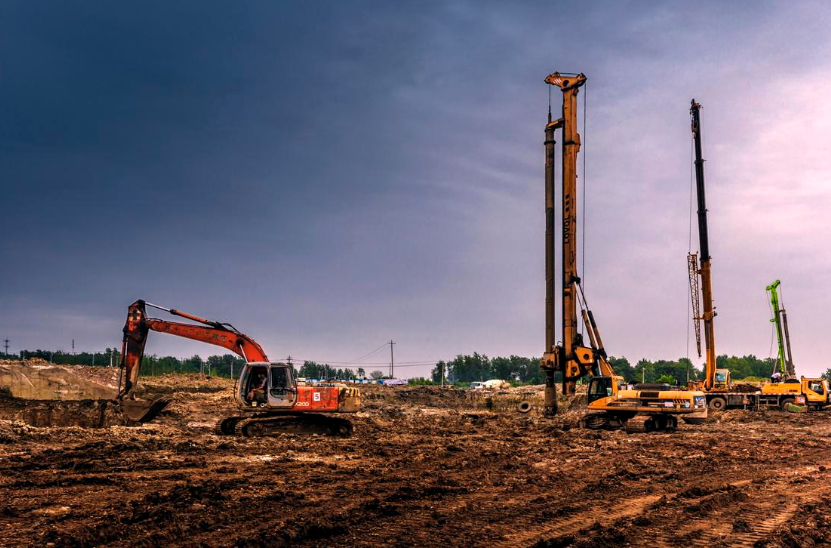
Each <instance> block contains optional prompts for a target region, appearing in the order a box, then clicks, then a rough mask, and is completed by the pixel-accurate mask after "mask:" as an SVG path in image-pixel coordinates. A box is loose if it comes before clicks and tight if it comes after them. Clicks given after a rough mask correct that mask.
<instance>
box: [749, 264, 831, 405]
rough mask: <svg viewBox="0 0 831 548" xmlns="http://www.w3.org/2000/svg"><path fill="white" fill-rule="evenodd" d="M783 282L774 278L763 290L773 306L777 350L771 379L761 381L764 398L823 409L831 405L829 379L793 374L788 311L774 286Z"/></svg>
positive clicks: (784, 403) (772, 321)
mask: <svg viewBox="0 0 831 548" xmlns="http://www.w3.org/2000/svg"><path fill="white" fill-rule="evenodd" d="M781 284H782V282H780V281H779V280H775V281H774V282H773V283H772V284H770V285H769V286H767V287H766V288H765V290H766V291H767V292H768V294H769V295H770V305H771V308H772V309H773V318H771V319H770V321H771V323H773V324H774V326H775V331H776V341H777V347H778V353H777V356H776V361H775V362H774V367H773V372H772V374H771V382H768V383H765V384H764V385H762V389H761V397H762V398H763V399H771V400H773V399H777V398H778V399H779V400H782V402H783V403H781V404H780V405H782V407H783V408H787V406H788V404H790V403H794V402H799V403H804V404H805V405H807V406H808V409H825V408H827V407H828V406H829V405H831V392H829V386H828V381H827V380H825V379H822V378H810V377H800V378H799V379H797V378H796V369H795V368H794V364H793V355H792V354H791V337H790V333H789V332H788V314H787V312H786V311H785V309H784V308H781V307H780V299H779V294H778V293H777V288H778V287H779V286H780V285H781Z"/></svg>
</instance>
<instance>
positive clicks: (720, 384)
mask: <svg viewBox="0 0 831 548" xmlns="http://www.w3.org/2000/svg"><path fill="white" fill-rule="evenodd" d="M732 386H733V379H731V378H730V370H729V369H716V375H715V378H714V380H713V390H724V391H726V390H730V388H731V387H732Z"/></svg>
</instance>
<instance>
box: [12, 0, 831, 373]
mask: <svg viewBox="0 0 831 548" xmlns="http://www.w3.org/2000/svg"><path fill="white" fill-rule="evenodd" d="M828 28H831V6H829V5H828V4H827V3H824V2H788V3H784V2H749V1H748V2H731V3H729V4H728V3H723V2H697V3H695V4H691V3H683V2H665V3H655V2H591V3H580V5H577V3H574V2H512V3H497V2H479V1H472V0H471V1H459V2H395V3H392V2H380V1H379V2H349V3H347V2H265V1H250V2H236V3H227V2H202V1H200V2H185V1H183V2H175V3H171V2H152V1H151V2H142V3H136V4H127V3H120V2H116V3H113V2H60V3H49V2H38V1H31V0H22V1H15V0H12V1H7V2H3V3H2V4H0V185H2V194H0V204H2V215H0V339H5V338H8V339H9V340H10V351H13V352H16V351H19V350H20V349H30V350H33V349H38V348H43V349H63V350H65V351H68V350H70V349H71V341H72V340H73V339H74V340H75V345H76V349H78V350H95V349H103V348H105V347H115V346H120V342H121V328H122V326H123V324H124V320H125V318H126V309H127V305H129V304H130V303H131V302H133V301H134V300H136V299H138V298H143V299H146V300H148V301H150V302H153V303H157V304H161V305H163V306H168V307H174V308H179V309H181V310H185V311H188V312H191V313H194V314H197V315H200V316H204V317H209V318H213V319H217V320H221V321H226V322H230V323H232V324H234V325H235V326H236V327H237V328H239V329H240V330H241V331H243V332H245V333H247V334H249V335H251V336H252V337H254V338H255V339H256V340H257V341H258V342H260V343H261V344H262V346H263V347H264V348H265V350H266V351H267V353H268V355H269V357H270V358H271V359H273V360H277V359H282V358H285V357H287V356H289V355H290V356H292V357H293V358H295V359H297V360H302V359H311V360H315V361H326V362H329V363H332V364H333V365H336V366H341V365H346V364H348V365H350V366H352V367H357V366H362V367H364V368H365V369H367V371H370V370H374V369H376V368H377V369H382V370H386V367H385V365H384V364H385V363H386V362H387V361H388V349H387V348H386V347H384V346H383V344H384V342H385V341H389V340H394V341H395V343H396V344H395V347H394V349H395V361H396V362H398V363H399V367H397V368H396V372H397V373H398V374H399V376H409V377H411V376H420V375H427V374H428V373H429V370H430V369H431V367H430V365H417V364H430V363H435V361H436V360H439V359H452V358H453V357H454V356H455V355H457V354H467V353H472V352H474V351H476V352H480V353H484V354H487V355H488V356H496V355H510V354H516V355H524V356H539V355H541V353H542V351H543V350H544V348H543V346H544V336H543V335H544V333H543V329H544V309H543V306H544V262H543V261H544V257H543V239H544V209H543V208H544V202H543V165H544V157H543V127H544V124H545V121H546V114H547V108H548V96H549V86H546V85H545V84H544V83H543V79H544V78H545V76H547V75H548V74H549V73H551V72H554V71H561V72H583V73H585V74H586V76H587V77H588V82H587V85H586V87H585V88H584V89H583V90H582V91H581V94H580V97H579V111H580V133H581V136H582V142H583V148H582V150H581V157H580V185H581V191H580V192H581V197H582V192H583V190H582V185H585V197H586V201H585V207H586V215H585V217H581V218H580V219H579V223H580V230H581V234H582V237H584V238H585V241H584V244H585V255H584V256H583V257H582V258H581V266H582V262H583V261H584V262H585V268H584V269H582V268H581V271H582V274H583V279H584V284H585V290H586V296H587V298H588V301H589V304H590V306H591V308H592V309H593V311H594V315H595V318H596V319H597V321H598V324H599V328H600V331H601V333H602V336H603V340H604V343H605V346H606V348H607V350H608V352H609V353H610V354H612V355H614V356H625V357H627V358H628V359H629V360H630V361H632V362H633V363H634V362H635V361H637V360H639V359H641V358H647V359H653V360H654V359H677V358H679V357H683V356H688V355H689V356H690V357H691V358H693V361H694V362H695V363H697V364H699V363H701V360H700V359H699V358H698V357H697V356H695V354H694V348H695V342H694V339H691V338H690V333H691V332H690V331H689V322H688V320H687V318H688V316H689V311H688V307H689V305H688V302H689V293H688V291H689V290H688V285H687V284H688V280H687V271H686V255H687V252H688V251H689V249H690V247H691V245H690V182H691V166H692V164H691V133H690V123H689V104H690V100H691V99H692V98H695V99H696V100H697V101H698V102H700V103H701V104H702V105H703V109H702V113H701V116H702V133H703V142H704V155H705V159H706V164H705V170H706V172H705V177H706V180H707V192H708V194H707V199H708V207H709V224H710V248H711V254H712V257H713V260H712V264H713V277H714V278H713V285H714V287H713V291H714V297H715V304H716V310H717V313H718V316H717V317H716V320H715V329H716V335H715V341H716V350H717V352H718V353H719V354H723V353H726V354H736V355H745V354H754V355H756V356H759V357H763V358H765V357H768V356H770V355H772V354H774V355H775V352H776V350H775V347H774V348H773V350H771V334H772V331H771V324H770V322H769V318H770V317H771V315H770V309H769V301H768V298H767V294H766V292H765V286H766V285H768V284H769V283H771V282H772V281H773V280H775V279H780V280H781V281H782V286H781V289H782V296H783V300H784V305H785V307H786V309H787V311H788V320H789V327H790V334H791V343H792V348H793V355H794V363H795V365H796V368H797V373H798V374H805V375H813V374H819V373H821V372H823V371H825V369H827V368H828V367H831V364H829V363H827V361H826V356H828V355H829V352H831V339H829V337H828V336H827V333H828V332H829V329H831V319H829V314H828V310H829V309H831V292H829V291H828V290H827V285H826V284H827V283H828V281H829V280H831V255H829V253H828V249H829V245H831V215H829V214H828V212H829V211H831V156H830V155H829V154H828V150H829V148H830V146H831V105H829V103H828V101H827V95H828V89H829V87H830V86H831V34H829V33H828V31H827V29H828ZM552 91H553V93H552V102H553V105H554V110H555V115H556V114H557V112H558V110H559V108H560V106H559V105H560V104H561V102H560V101H561V99H560V95H559V92H557V90H556V89H555V90H552ZM584 100H585V103H584ZM584 159H585V171H584V170H583V161H584ZM695 230H696V229H695V225H693V238H692V248H693V250H695V248H696V247H697V242H696V241H695V237H694V235H695ZM581 245H582V244H581ZM558 262H559V258H558ZM160 317H164V316H160ZM375 349H379V350H378V352H376V353H375V354H372V355H370V356H369V357H365V358H362V359H361V360H357V361H356V358H359V357H362V356H364V355H365V354H367V353H370V352H372V351H373V350H375ZM147 353H148V354H158V355H177V356H190V355H193V354H196V353H198V354H200V355H202V356H203V357H205V356H208V355H211V354H214V353H220V349H217V348H213V347H210V346H207V345H203V344H200V343H197V342H193V341H187V340H184V339H176V338H172V337H166V336H164V335H157V336H155V337H153V336H151V338H150V339H149V341H148V344H147ZM406 362H409V363H408V365H410V367H407V368H402V366H403V365H405V364H407V363H406Z"/></svg>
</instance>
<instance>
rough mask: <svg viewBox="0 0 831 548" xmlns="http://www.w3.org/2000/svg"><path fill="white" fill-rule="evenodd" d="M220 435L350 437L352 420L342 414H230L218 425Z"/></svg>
mask: <svg viewBox="0 0 831 548" xmlns="http://www.w3.org/2000/svg"><path fill="white" fill-rule="evenodd" d="M217 433H218V434H220V435H226V436H228V435H241V436H245V437H261V436H273V435H277V434H302V435H309V434H320V435H326V436H339V437H344V438H345V437H349V436H351V435H352V423H351V422H350V421H348V420H346V419H343V418H340V417H332V416H329V415H321V414H315V413H311V414H304V415H275V414H270V413H262V414H258V415H254V416H249V417H240V416H234V417H227V418H224V419H222V420H221V421H220V422H219V423H218V424H217Z"/></svg>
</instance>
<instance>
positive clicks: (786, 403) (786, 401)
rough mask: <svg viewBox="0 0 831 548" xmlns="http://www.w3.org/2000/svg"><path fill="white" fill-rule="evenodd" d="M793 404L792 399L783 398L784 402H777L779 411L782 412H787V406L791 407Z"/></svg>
mask: <svg viewBox="0 0 831 548" xmlns="http://www.w3.org/2000/svg"><path fill="white" fill-rule="evenodd" d="M793 402H794V399H793V398H785V399H784V400H782V401H780V402H779V409H781V410H782V411H787V410H788V406H789V405H791V404H792V403H793Z"/></svg>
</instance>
